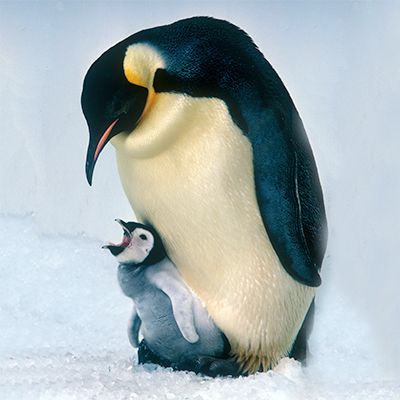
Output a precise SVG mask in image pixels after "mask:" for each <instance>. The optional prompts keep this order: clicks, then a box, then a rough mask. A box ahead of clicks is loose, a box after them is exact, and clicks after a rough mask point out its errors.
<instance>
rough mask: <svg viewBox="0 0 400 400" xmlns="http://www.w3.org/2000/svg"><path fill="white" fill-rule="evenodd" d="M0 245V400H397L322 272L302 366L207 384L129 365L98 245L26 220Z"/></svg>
mask: <svg viewBox="0 0 400 400" xmlns="http://www.w3.org/2000/svg"><path fill="white" fill-rule="evenodd" d="M0 243H1V244H2V245H1V250H0V258H1V266H0V282H1V283H0V288H1V290H0V326H1V333H0V338H1V341H0V398H1V399H2V400H13V399H18V400H19V399H24V400H30V399H40V400H47V399H49V400H50V399H51V400H54V399H63V400H64V399H113V400H118V399H169V400H170V399H196V400H200V399H245V398H251V399H271V400H275V399H276V400H285V399H307V400H313V399H321V400H322V399H324V400H325V399H326V400H328V399H335V400H337V399H345V398H346V399H354V400H356V399H363V400H366V399H374V400H375V399H382V400H391V399H393V400H395V399H396V400H398V399H400V381H399V380H398V379H397V378H396V376H395V374H394V373H393V371H391V370H390V368H387V365H386V363H385V359H384V358H380V357H379V349H378V347H377V346H376V343H375V338H374V335H373V332H372V330H371V327H370V325H369V324H368V323H367V321H366V320H365V319H364V318H363V316H362V315H360V314H359V313H358V312H357V310H356V309H354V308H353V306H352V304H351V302H349V301H348V300H347V301H346V299H345V298H344V297H343V296H341V295H340V292H338V291H337V288H335V287H333V286H334V282H335V280H334V279H330V278H331V277H332V276H331V275H332V273H331V272H330V269H329V265H328V266H327V268H326V274H325V278H327V279H326V281H327V284H326V285H324V286H323V287H322V288H321V289H320V293H319V296H318V302H317V315H316V321H315V329H314V333H313V335H312V340H311V351H312V353H313V357H312V358H311V360H310V363H309V365H308V366H307V367H305V368H303V367H301V366H300V364H299V363H297V362H296V361H294V360H290V359H284V360H282V362H281V363H280V364H279V365H278V366H277V367H276V368H275V370H273V371H270V372H267V373H260V374H256V375H254V376H250V377H247V378H239V379H230V378H224V379H210V378H203V377H200V376H196V375H194V374H192V373H185V372H173V371H171V370H169V369H163V368H155V367H153V366H146V367H144V366H138V365H137V360H136V357H135V355H134V351H133V349H131V348H130V345H129V344H128V340H127V337H126V324H127V321H128V317H129V313H130V300H129V299H127V298H125V297H124V296H123V295H122V293H120V290H119V287H118V285H117V280H116V265H115V262H114V260H112V259H111V257H110V256H109V255H108V253H105V252H103V251H102V250H101V249H100V245H101V242H99V241H98V240H94V239H90V238H87V237H84V236H82V235H80V236H75V237H71V236H69V237H67V236H48V235H47V236H46V235H43V234H41V233H39V232H38V231H37V226H36V224H35V223H34V222H33V219H32V217H30V216H28V217H10V216H7V217H6V216H2V217H0Z"/></svg>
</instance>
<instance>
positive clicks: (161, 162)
mask: <svg viewBox="0 0 400 400" xmlns="http://www.w3.org/2000/svg"><path fill="white" fill-rule="evenodd" d="M113 144H114V145H115V146H116V149H117V160H118V167H119V172H120V176H121V180H122V183H123V186H124V189H125V192H126V194H127V196H128V198H129V200H130V202H131V205H132V208H133V210H134V211H135V213H136V215H137V217H138V218H139V219H140V220H142V221H144V222H149V223H151V224H152V225H154V227H155V228H156V229H157V230H158V232H159V233H160V235H161V237H162V239H163V241H164V244H165V246H166V248H167V252H168V255H169V257H170V258H171V259H172V260H173V262H174V263H175V264H176V266H177V268H178V269H179V271H180V273H181V274H182V276H183V278H184V279H185V281H186V282H187V284H188V285H189V286H190V287H191V288H192V289H193V290H194V291H195V292H196V294H197V295H198V296H199V297H200V299H201V300H202V301H203V302H204V303H205V305H206V307H207V309H208V312H209V313H210V315H211V316H212V317H213V319H214V321H215V322H216V324H217V325H218V326H219V327H220V328H221V330H222V331H223V332H224V333H225V334H226V336H227V337H228V339H229V341H230V343H231V346H232V350H233V352H234V353H235V354H236V355H237V356H238V357H239V359H240V360H243V361H244V362H245V363H246V364H247V366H248V368H249V369H253V370H254V369H256V368H257V366H258V364H263V365H264V366H265V367H269V366H271V365H274V364H275V363H276V362H277V361H278V360H279V359H280V358H281V357H282V356H284V355H286V354H287V353H288V352H289V351H290V346H291V344H292V342H293V340H294V337H295V335H296V333H297V331H298V329H299V328H300V325H301V323H302V321H303V319H304V316H305V313H306V311H307V309H308V306H309V304H310V302H311V300H312V297H313V295H314V290H313V289H312V288H309V287H306V286H304V285H301V284H299V283H297V282H296V281H294V280H293V279H292V278H291V277H290V276H289V275H288V274H287V273H286V272H285V270H284V269H283V267H282V266H281V264H280V262H279V259H278V257H277V255H276V253H275V251H274V250H273V248H272V245H271V243H270V241H269V238H268V235H267V233H266V231H265V228H264V225H263V222H262V219H261V215H260V212H259V209H258V204H257V200H256V195H255V187H254V178H253V162H252V148H251V144H250V142H249V141H248V139H247V138H246V137H245V136H243V135H242V133H241V131H240V130H239V129H238V128H237V127H236V125H234V124H233V122H232V120H231V118H230V115H229V112H228V110H227V108H226V106H225V103H224V102H222V101H221V100H217V99H206V98H202V99H194V98H191V97H188V96H183V95H178V94H158V95H157V101H156V103H155V104H154V106H153V108H152V110H151V114H146V117H145V118H144V120H143V121H142V122H141V123H140V125H139V126H138V127H137V128H136V129H135V130H134V131H133V133H132V134H130V135H127V134H120V135H118V136H116V137H115V138H114V139H113Z"/></svg>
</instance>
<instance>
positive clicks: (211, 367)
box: [172, 356, 244, 378]
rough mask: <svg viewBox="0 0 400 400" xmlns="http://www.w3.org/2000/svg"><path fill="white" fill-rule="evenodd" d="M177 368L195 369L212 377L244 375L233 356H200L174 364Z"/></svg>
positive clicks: (198, 372) (196, 371) (194, 370)
mask: <svg viewBox="0 0 400 400" xmlns="http://www.w3.org/2000/svg"><path fill="white" fill-rule="evenodd" d="M172 367H173V368H174V369H176V370H185V371H193V372H195V373H196V374H202V375H207V376H210V377H212V378H215V377H217V376H232V377H238V376H241V375H244V374H243V373H242V372H241V370H240V365H239V364H238V363H237V362H236V361H235V360H234V359H233V358H216V357H211V356H198V357H197V358H195V359H193V360H190V361H188V360H185V361H183V362H181V363H177V364H174V365H173V366H172Z"/></svg>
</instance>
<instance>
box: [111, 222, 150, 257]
mask: <svg viewBox="0 0 400 400" xmlns="http://www.w3.org/2000/svg"><path fill="white" fill-rule="evenodd" d="M153 246H154V237H153V235H152V234H151V233H150V232H149V231H147V230H146V229H142V228H136V229H135V230H134V231H133V232H132V233H131V239H130V242H129V244H128V245H127V246H126V248H125V249H124V250H123V251H122V252H121V253H120V254H118V255H117V257H116V258H117V260H118V262H119V263H122V264H127V263H133V264H140V263H141V262H143V261H144V260H145V259H146V258H147V256H148V255H149V253H150V251H151V249H152V248H153Z"/></svg>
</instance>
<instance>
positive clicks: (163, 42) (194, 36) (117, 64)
mask: <svg viewBox="0 0 400 400" xmlns="http://www.w3.org/2000/svg"><path fill="white" fill-rule="evenodd" d="M260 63H266V61H265V59H264V58H263V56H262V54H261V53H260V52H259V51H258V50H257V48H256V46H255V45H254V44H253V42H252V40H251V39H250V38H249V36H248V35H247V34H246V33H245V32H243V31H242V30H240V29H239V28H238V27H236V26H235V25H232V24H231V23H229V22H227V21H223V20H218V19H214V18H209V17H194V18H189V19H185V20H181V21H178V22H175V23H173V24H171V25H165V26H161V27H156V28H152V29H147V30H144V31H141V32H138V33H136V34H134V35H132V36H130V37H128V38H127V39H124V40H123V41H121V42H119V43H118V44H116V45H115V46H113V47H111V48H110V49H109V50H107V51H106V52H105V53H103V54H102V55H101V56H100V57H99V58H98V59H97V60H96V61H95V62H94V63H93V65H92V66H91V67H90V68H89V70H88V72H87V74H86V77H85V80H84V84H83V91H82V98H81V102H82V109H83V113H84V115H85V118H86V120H87V123H88V126H89V133H90V140H89V146H88V151H87V159H86V176H87V180H88V182H89V184H91V183H92V176H93V170H94V166H95V163H96V161H97V159H98V156H99V154H100V152H101V151H102V149H103V148H104V146H105V145H106V144H107V142H108V141H109V140H110V139H111V138H112V137H113V136H115V135H117V134H119V133H121V132H129V133H132V134H134V129H135V127H136V126H137V125H138V124H139V123H140V121H141V120H142V119H143V118H144V117H145V115H146V113H147V112H149V111H150V110H151V107H152V104H153V103H154V100H155V99H156V97H157V93H161V92H175V93H185V94H188V95H191V96H194V97H218V98H221V99H223V100H224V101H225V103H226V104H227V106H228V108H229V112H230V114H231V117H232V119H233V121H234V122H235V123H236V124H237V125H238V126H239V127H241V128H242V129H243V130H245V129H246V127H245V122H244V120H243V117H242V115H241V113H240V111H239V107H238V103H239V102H240V101H242V102H246V98H245V97H246V94H245V93H246V90H248V91H251V90H252V88H251V86H254V85H256V86H257V82H255V80H256V79H258V76H259V74H257V73H256V70H257V66H259V65H260ZM249 65H250V66H251V70H249ZM253 90H254V89H253ZM235 96H237V97H239V99H235Z"/></svg>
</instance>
